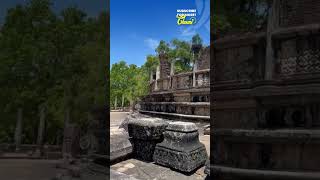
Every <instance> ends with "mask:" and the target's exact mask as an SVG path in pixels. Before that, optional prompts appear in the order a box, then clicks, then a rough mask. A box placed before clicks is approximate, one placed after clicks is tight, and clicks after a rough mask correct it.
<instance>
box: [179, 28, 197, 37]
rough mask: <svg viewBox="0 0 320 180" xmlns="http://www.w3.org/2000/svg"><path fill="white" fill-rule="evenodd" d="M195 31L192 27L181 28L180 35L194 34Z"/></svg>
mask: <svg viewBox="0 0 320 180" xmlns="http://www.w3.org/2000/svg"><path fill="white" fill-rule="evenodd" d="M196 33H197V32H196V31H195V30H194V29H189V28H188V29H181V36H187V37H189V36H193V35H195V34H196Z"/></svg>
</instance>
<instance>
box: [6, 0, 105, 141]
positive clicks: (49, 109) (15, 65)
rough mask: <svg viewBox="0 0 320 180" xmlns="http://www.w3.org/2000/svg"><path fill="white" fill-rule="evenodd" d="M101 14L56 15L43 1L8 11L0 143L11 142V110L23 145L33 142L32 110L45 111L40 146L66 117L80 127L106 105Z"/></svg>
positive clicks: (68, 11)
mask: <svg viewBox="0 0 320 180" xmlns="http://www.w3.org/2000/svg"><path fill="white" fill-rule="evenodd" d="M108 17H109V14H108V13H107V12H101V14H100V15H99V16H98V17H87V15H86V13H85V12H83V11H82V10H80V9H78V8H76V7H70V8H66V9H64V10H63V11H62V12H61V13H59V14H56V13H54V11H53V10H52V4H51V2H50V1H49V0H30V1H29V2H28V3H26V5H17V6H16V7H13V8H11V9H9V10H8V12H7V15H6V17H5V20H4V23H3V25H2V27H1V30H0V34H1V36H0V48H1V51H0V84H1V93H0V114H1V118H2V119H1V123H0V142H12V141H13V133H14V129H15V124H16V117H17V109H18V108H22V109H23V122H24V123H23V125H24V126H23V136H24V138H23V140H24V143H34V141H35V140H36V135H37V127H38V121H39V117H38V107H39V106H44V107H45V108H46V122H47V124H46V137H45V139H46V141H47V142H48V143H55V142H57V140H58V139H57V134H58V133H59V132H60V131H61V130H62V128H63V122H64V120H65V118H66V116H65V115H66V114H69V117H68V118H69V119H70V120H71V122H75V123H77V124H79V125H80V126H82V127H86V124H87V123H88V114H89V112H90V110H91V108H92V107H94V106H105V105H106V94H108V93H107V92H106V88H107V81H106V80H107V77H106V76H107V74H108V73H107V71H108V69H109V68H108V62H106V59H107V57H108V56H109V55H108V53H109V52H108V51H107V48H108V47H107V43H106V42H107V38H108V37H109V36H108V34H107V33H108V31H107V28H108V26H109V22H108V19H109V18H108Z"/></svg>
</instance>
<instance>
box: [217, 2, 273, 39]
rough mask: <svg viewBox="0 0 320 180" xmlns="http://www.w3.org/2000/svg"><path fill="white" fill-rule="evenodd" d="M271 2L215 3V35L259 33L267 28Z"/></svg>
mask: <svg viewBox="0 0 320 180" xmlns="http://www.w3.org/2000/svg"><path fill="white" fill-rule="evenodd" d="M270 2H272V1H269V0H216V1H214V2H213V3H214V5H213V7H214V9H213V12H215V13H214V14H212V18H213V21H212V22H213V27H214V28H213V34H214V36H216V37H218V36H223V35H225V34H227V33H234V32H245V31H259V30H260V29H263V28H265V27H266V20H267V15H268V10H269V8H270V6H271V4H270Z"/></svg>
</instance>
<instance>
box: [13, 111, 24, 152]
mask: <svg viewBox="0 0 320 180" xmlns="http://www.w3.org/2000/svg"><path fill="white" fill-rule="evenodd" d="M22 113H23V109H22V108H19V109H18V116H17V124H16V130H15V134H14V140H15V145H16V151H19V150H20V145H21V140H22V137H21V136H22Z"/></svg>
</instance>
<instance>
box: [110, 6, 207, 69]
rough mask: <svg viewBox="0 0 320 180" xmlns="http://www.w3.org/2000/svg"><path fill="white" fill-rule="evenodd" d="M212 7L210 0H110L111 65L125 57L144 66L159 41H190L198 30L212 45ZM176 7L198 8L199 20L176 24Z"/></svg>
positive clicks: (126, 59) (130, 62) (131, 62)
mask: <svg viewBox="0 0 320 180" xmlns="http://www.w3.org/2000/svg"><path fill="white" fill-rule="evenodd" d="M209 8H210V4H209V0H111V2H110V19H111V22H110V23H111V25H110V43H111V44H110V51H111V52H110V53H111V54H110V61H111V64H114V63H116V62H119V61H120V60H125V61H126V62H127V63H128V64H136V65H138V66H141V65H142V64H143V63H144V62H145V59H146V56H147V55H148V54H155V47H156V45H157V44H158V42H159V41H160V40H165V41H167V42H170V41H171V40H172V39H174V38H178V39H181V40H188V41H189V40H191V37H192V36H193V35H194V34H195V33H199V34H200V36H201V37H202V39H203V41H204V43H205V44H206V45H209V42H210V33H209V29H210V28H209V24H210V23H209V13H210V9H209ZM177 9H197V13H198V15H197V17H196V18H197V21H198V23H197V24H195V25H183V26H181V25H180V26H179V25H177V19H176V13H177V12H176V11H177ZM192 26H193V27H192ZM190 28H191V29H190Z"/></svg>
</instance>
